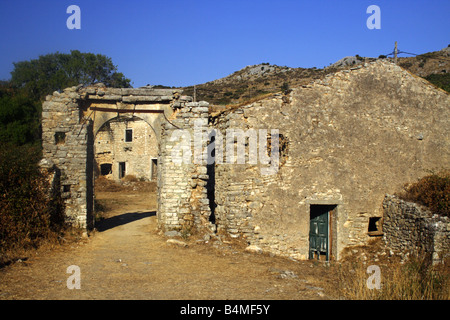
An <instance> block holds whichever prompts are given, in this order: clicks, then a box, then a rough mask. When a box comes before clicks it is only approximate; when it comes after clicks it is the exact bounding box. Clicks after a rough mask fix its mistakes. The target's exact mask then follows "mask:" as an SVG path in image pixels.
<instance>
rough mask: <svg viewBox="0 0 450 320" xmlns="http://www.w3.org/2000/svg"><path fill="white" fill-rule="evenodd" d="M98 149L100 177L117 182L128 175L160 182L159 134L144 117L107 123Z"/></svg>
mask: <svg viewBox="0 0 450 320" xmlns="http://www.w3.org/2000/svg"><path fill="white" fill-rule="evenodd" d="M94 149H95V168H96V173H97V175H101V176H105V177H107V178H110V179H113V180H120V179H121V178H123V177H125V176H126V175H132V176H135V177H136V178H138V179H140V180H147V181H150V180H156V170H157V169H156V168H157V164H158V162H157V157H158V144H157V140H156V134H155V132H154V131H153V129H152V127H151V126H150V125H149V124H148V123H146V122H145V121H144V120H142V119H141V118H138V117H136V116H118V117H116V118H113V119H111V120H109V121H107V122H106V123H105V124H103V126H102V127H101V128H100V129H99V130H98V132H97V134H96V135H95V141H94Z"/></svg>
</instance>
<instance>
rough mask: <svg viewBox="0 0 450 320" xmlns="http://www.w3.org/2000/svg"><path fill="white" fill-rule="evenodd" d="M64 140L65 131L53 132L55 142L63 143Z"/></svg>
mask: <svg viewBox="0 0 450 320" xmlns="http://www.w3.org/2000/svg"><path fill="white" fill-rule="evenodd" d="M65 142H66V133H65V132H56V133H55V144H64V143H65Z"/></svg>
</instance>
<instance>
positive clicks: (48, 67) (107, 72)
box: [11, 50, 131, 100]
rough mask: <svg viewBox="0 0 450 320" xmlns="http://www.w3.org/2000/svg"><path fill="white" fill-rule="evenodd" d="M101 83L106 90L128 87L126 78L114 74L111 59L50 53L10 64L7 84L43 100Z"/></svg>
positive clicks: (91, 55) (74, 53)
mask: <svg viewBox="0 0 450 320" xmlns="http://www.w3.org/2000/svg"><path fill="white" fill-rule="evenodd" d="M96 82H102V83H104V84H105V85H106V86H108V87H116V88H119V87H122V88H128V87H130V86H131V85H130V79H127V78H125V76H124V75H123V74H122V73H121V72H118V71H117V66H115V65H114V64H113V63H112V60H111V58H108V57H106V56H104V55H101V54H93V53H81V52H80V51H78V50H73V51H71V52H70V54H65V53H59V52H56V53H51V54H47V55H43V56H40V57H39V58H38V59H33V60H30V61H20V62H16V63H14V70H13V71H12V72H11V84H12V85H13V86H15V87H16V88H19V89H21V90H24V91H25V92H26V93H27V94H29V95H30V96H31V97H32V98H33V99H36V100H38V99H43V98H44V97H45V96H46V95H48V94H51V93H52V92H53V91H56V90H62V89H64V88H67V87H71V86H75V85H78V84H86V85H88V84H93V83H96Z"/></svg>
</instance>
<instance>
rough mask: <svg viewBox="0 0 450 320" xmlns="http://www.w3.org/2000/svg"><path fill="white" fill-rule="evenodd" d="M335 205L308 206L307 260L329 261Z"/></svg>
mask: <svg viewBox="0 0 450 320" xmlns="http://www.w3.org/2000/svg"><path fill="white" fill-rule="evenodd" d="M335 210H336V205H320V204H313V205H310V212H309V259H317V260H324V261H329V260H330V257H331V247H332V246H331V241H332V236H331V226H332V223H331V222H332V219H333V216H334V212H335Z"/></svg>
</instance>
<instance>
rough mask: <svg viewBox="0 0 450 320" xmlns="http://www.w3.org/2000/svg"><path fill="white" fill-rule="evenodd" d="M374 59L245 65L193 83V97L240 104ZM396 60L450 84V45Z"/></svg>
mask: <svg viewBox="0 0 450 320" xmlns="http://www.w3.org/2000/svg"><path fill="white" fill-rule="evenodd" d="M380 58H384V57H382V56H380ZM375 59H378V58H368V57H360V56H358V55H356V56H349V57H344V58H342V59H341V60H339V61H337V62H335V63H333V64H331V65H330V66H329V67H327V68H324V69H317V68H290V67H285V66H284V67H282V66H277V65H271V64H269V63H261V64H257V65H252V66H247V67H245V68H243V69H241V70H239V71H236V72H234V73H233V74H230V75H229V76H227V77H224V78H221V79H217V80H214V81H210V82H207V83H204V84H199V85H196V86H195V96H196V100H197V101H200V100H205V101H208V102H209V103H211V104H213V105H230V104H240V103H244V102H246V101H249V100H252V99H257V98H260V97H263V96H265V95H268V94H271V93H275V92H285V91H288V90H289V88H290V87H295V86H298V85H303V84H307V83H309V82H311V81H312V80H314V79H318V78H322V77H324V76H325V75H326V74H328V73H333V72H336V71H337V70H339V69H343V68H352V67H355V66H357V65H358V64H361V63H364V62H369V61H373V60H375ZM398 63H399V65H400V66H402V67H403V68H405V69H406V70H408V71H410V72H412V73H414V74H416V75H418V76H420V77H424V78H427V80H429V81H431V82H433V83H435V84H436V85H438V86H440V87H442V88H444V89H445V88H446V87H448V86H449V81H450V79H449V77H450V47H447V48H445V49H442V50H440V51H435V52H429V53H425V54H422V55H418V56H414V57H408V58H402V57H400V58H399V59H398ZM430 75H433V76H431V77H430ZM439 84H443V85H439ZM183 89H184V94H186V95H190V96H194V86H190V87H185V88H183Z"/></svg>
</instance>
